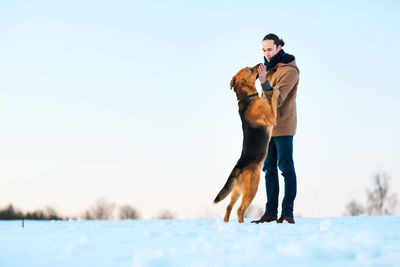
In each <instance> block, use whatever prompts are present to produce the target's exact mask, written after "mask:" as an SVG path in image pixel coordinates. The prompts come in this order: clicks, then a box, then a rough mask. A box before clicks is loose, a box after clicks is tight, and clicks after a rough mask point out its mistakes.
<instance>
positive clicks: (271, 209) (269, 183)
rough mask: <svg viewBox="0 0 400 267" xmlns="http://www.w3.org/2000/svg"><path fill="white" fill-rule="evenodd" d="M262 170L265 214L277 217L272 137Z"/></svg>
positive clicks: (274, 149)
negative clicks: (265, 192)
mask: <svg viewBox="0 0 400 267" xmlns="http://www.w3.org/2000/svg"><path fill="white" fill-rule="evenodd" d="M262 170H263V171H264V172H265V187H266V191H267V204H266V205H265V214H268V215H271V216H274V217H276V216H277V215H278V196H279V180H278V166H277V147H276V144H275V137H272V138H271V141H270V143H269V147H268V153H267V158H266V159H265V162H264V166H263V169H262Z"/></svg>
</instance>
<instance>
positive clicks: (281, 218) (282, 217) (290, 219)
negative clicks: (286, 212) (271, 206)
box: [278, 216, 294, 223]
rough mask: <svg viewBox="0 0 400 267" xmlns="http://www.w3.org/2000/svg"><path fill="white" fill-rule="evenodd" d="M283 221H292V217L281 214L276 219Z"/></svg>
mask: <svg viewBox="0 0 400 267" xmlns="http://www.w3.org/2000/svg"><path fill="white" fill-rule="evenodd" d="M283 221H287V222H288V223H294V218H293V217H289V216H281V217H280V218H279V220H278V223H283Z"/></svg>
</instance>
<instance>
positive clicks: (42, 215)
mask: <svg viewBox="0 0 400 267" xmlns="http://www.w3.org/2000/svg"><path fill="white" fill-rule="evenodd" d="M22 219H25V220H62V219H63V218H62V217H61V216H59V215H58V214H57V212H56V211H55V210H54V209H53V208H50V207H48V208H45V209H44V210H36V211H33V212H27V213H23V212H22V211H20V210H18V209H15V208H14V206H13V205H12V204H9V205H8V206H6V207H5V208H3V209H0V220H22Z"/></svg>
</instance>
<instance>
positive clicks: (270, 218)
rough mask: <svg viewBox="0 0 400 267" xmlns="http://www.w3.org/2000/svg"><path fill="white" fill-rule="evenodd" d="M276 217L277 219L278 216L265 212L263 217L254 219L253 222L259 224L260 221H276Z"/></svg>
mask: <svg viewBox="0 0 400 267" xmlns="http://www.w3.org/2000/svg"><path fill="white" fill-rule="evenodd" d="M276 219H277V217H276V216H272V215H269V214H264V215H263V216H262V217H261V219H259V220H257V221H252V223H256V224H259V223H265V222H274V221H276Z"/></svg>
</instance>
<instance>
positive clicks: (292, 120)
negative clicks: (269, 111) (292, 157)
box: [263, 60, 299, 136]
mask: <svg viewBox="0 0 400 267" xmlns="http://www.w3.org/2000/svg"><path fill="white" fill-rule="evenodd" d="M267 80H268V81H269V83H270V84H271V86H272V87H274V88H275V86H279V88H280V95H279V99H278V117H277V122H276V126H275V127H274V130H273V132H272V136H284V135H291V136H293V135H295V134H296V127H297V112H296V95H297V85H298V84H299V69H298V68H297V66H296V60H293V61H291V62H289V63H287V64H286V63H282V62H279V63H278V64H277V65H276V66H275V67H272V68H271V69H269V70H268V71H267ZM271 96H272V91H263V97H267V98H268V99H271Z"/></svg>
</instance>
